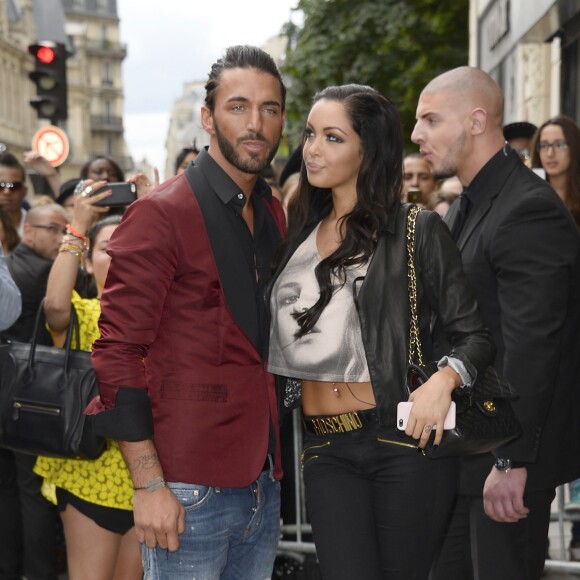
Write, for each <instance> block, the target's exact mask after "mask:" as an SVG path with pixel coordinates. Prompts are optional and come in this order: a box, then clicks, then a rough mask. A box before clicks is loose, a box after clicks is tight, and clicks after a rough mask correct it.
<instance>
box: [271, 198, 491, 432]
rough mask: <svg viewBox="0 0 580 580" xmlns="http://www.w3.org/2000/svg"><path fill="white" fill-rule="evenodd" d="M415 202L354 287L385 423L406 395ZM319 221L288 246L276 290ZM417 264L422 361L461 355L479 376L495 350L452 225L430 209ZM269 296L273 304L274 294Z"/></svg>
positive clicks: (420, 224)
mask: <svg viewBox="0 0 580 580" xmlns="http://www.w3.org/2000/svg"><path fill="white" fill-rule="evenodd" d="M409 207H410V205H409V204H404V205H401V204H398V205H397V206H396V207H394V208H393V209H392V210H391V212H390V216H389V219H388V222H387V226H386V228H385V230H384V231H383V232H381V234H380V235H379V239H378V243H377V247H376V249H375V252H374V254H373V257H372V260H371V263H370V264H369V267H368V270H367V275H366V277H365V279H364V280H363V281H362V283H361V284H357V289H356V290H357V291H355V295H356V302H357V310H358V313H359V318H360V323H361V329H362V337H363V342H364V348H365V352H366V357H367V362H368V367H369V373H370V377H371V383H372V385H373V391H374V395H375V400H376V403H377V410H378V413H379V418H380V422H381V423H382V424H383V425H394V424H395V418H396V408H397V403H398V402H400V401H404V400H406V399H407V395H406V394H405V390H404V384H405V378H406V373H407V364H408V349H409V323H410V314H409V292H408V277H407V247H406V231H407V224H406V220H407V213H408V211H409ZM322 217H323V216H320V219H322ZM318 221H320V220H319V219H316V221H314V223H312V222H310V225H309V226H308V227H307V228H306V229H305V230H304V231H303V232H302V235H301V236H300V237H299V238H298V239H297V240H296V241H295V243H293V244H292V246H291V247H290V248H289V249H288V251H287V252H286V254H285V256H284V258H283V260H282V261H281V263H280V265H279V266H278V268H277V271H276V273H275V275H274V279H273V280H272V281H271V284H270V289H271V287H272V286H271V285H272V284H273V282H274V281H275V279H276V278H277V276H278V275H279V273H280V272H281V271H282V269H283V268H284V266H285V265H286V263H287V262H288V260H289V259H290V257H291V256H292V254H293V253H294V251H295V250H296V248H298V246H299V245H300V244H301V243H302V242H303V241H304V240H305V239H306V238H307V237H308V235H309V234H310V232H311V231H312V229H313V228H314V227H315V226H316V224H317V223H318ZM415 269H416V272H417V302H418V317H419V332H420V335H421V343H422V347H423V355H424V359H425V360H426V361H434V360H439V359H440V358H441V357H442V356H444V355H448V356H452V357H455V358H457V359H459V360H461V361H462V362H463V364H464V365H465V367H466V369H467V370H468V372H469V373H470V374H471V376H472V377H474V378H475V377H476V376H477V374H478V373H479V372H482V371H483V370H484V369H485V367H487V366H488V365H489V364H490V363H491V362H492V360H493V355H494V348H493V345H492V343H491V340H490V337H489V334H488V332H487V330H486V329H485V328H484V326H483V323H482V321H481V318H480V316H479V312H478V308H477V303H476V302H475V298H474V296H473V293H472V292H471V290H470V288H469V286H468V282H467V279H466V278H465V275H464V273H463V268H462V264H461V256H460V254H459V251H458V249H457V247H456V245H455V243H454V242H453V240H452V239H451V236H450V234H449V230H448V229H447V226H446V225H445V224H444V223H443V222H442V221H441V219H440V217H439V216H438V215H437V214H436V213H433V212H430V211H422V212H420V213H419V215H418V217H417V227H416V239H415ZM267 299H268V304H269V303H270V302H269V300H270V297H269V295H268V297H267ZM435 319H437V320H438V325H437V326H438V328H441V331H442V332H443V334H444V338H445V341H446V342H447V343H448V344H450V345H451V351H447V352H439V351H438V348H437V347H436V346H435V345H434V341H433V337H432V332H431V329H432V328H433V324H434V321H435ZM437 342H438V343H439V342H441V343H443V342H444V341H437ZM277 382H278V386H279V388H280V389H282V392H281V393H280V394H281V398H282V401H281V403H282V406H283V408H284V407H285V408H286V410H288V408H289V407H291V406H294V403H295V402H296V400H297V399H296V396H293V393H292V391H293V390H294V391H297V382H296V381H293V380H288V379H287V378H285V377H278V379H277ZM295 394H296V393H294V395H295Z"/></svg>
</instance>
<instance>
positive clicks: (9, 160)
mask: <svg viewBox="0 0 580 580" xmlns="http://www.w3.org/2000/svg"><path fill="white" fill-rule="evenodd" d="M0 166H1V167H10V169H18V170H19V171H20V173H21V174H22V181H26V170H25V169H24V165H22V163H20V161H18V159H16V157H15V156H14V155H12V153H9V152H8V151H4V153H1V154H0Z"/></svg>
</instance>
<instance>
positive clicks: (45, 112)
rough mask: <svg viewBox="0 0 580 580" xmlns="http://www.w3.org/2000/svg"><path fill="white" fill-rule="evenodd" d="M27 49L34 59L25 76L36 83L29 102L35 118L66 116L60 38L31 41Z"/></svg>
mask: <svg viewBox="0 0 580 580" xmlns="http://www.w3.org/2000/svg"><path fill="white" fill-rule="evenodd" d="M28 52H30V54H31V55H32V56H33V57H34V61H35V70H34V72H31V73H30V74H29V75H28V76H29V77H30V79H31V80H32V82H33V83H34V84H35V85H36V97H35V98H34V99H32V100H31V101H30V104H31V105H32V107H34V108H35V109H36V112H37V114H38V118H39V119H50V121H51V122H52V123H53V124H54V122H55V121H57V120H64V119H66V118H67V116H68V111H67V90H66V58H67V52H66V47H65V46H64V44H62V43H60V42H52V41H50V40H42V41H38V42H37V43H36V44H31V45H30V46H29V47H28Z"/></svg>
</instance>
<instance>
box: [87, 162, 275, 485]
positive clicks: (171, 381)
mask: <svg viewBox="0 0 580 580" xmlns="http://www.w3.org/2000/svg"><path fill="white" fill-rule="evenodd" d="M207 159H210V158H209V155H205V157H204V160H205V164H206V165H205V166H206V167H207V163H215V162H213V160H211V159H210V160H209V161H207ZM200 165H201V167H203V166H204V163H201V164H200ZM213 171H214V175H215V167H214V169H213ZM187 173H189V174H190V175H189V177H187V174H184V175H182V176H177V177H175V178H173V179H171V180H169V181H168V182H166V183H164V184H162V185H161V186H160V187H159V188H157V189H156V191H154V192H153V193H152V194H150V195H149V196H147V197H145V198H143V199H141V200H139V201H137V202H135V203H134V204H132V206H131V207H130V208H129V209H128V210H127V212H126V214H125V217H124V219H123V222H122V223H121V225H120V226H119V227H118V228H117V230H116V231H115V233H114V235H113V236H112V239H111V240H110V242H109V245H108V248H107V251H108V253H109V254H110V255H111V256H112V263H111V267H110V270H109V274H108V278H107V283H106V288H105V291H104V293H103V297H102V315H101V319H100V321H99V326H100V330H101V338H100V339H99V340H98V341H97V342H96V343H95V345H94V347H93V357H92V361H93V364H94V367H95V370H96V373H97V378H98V381H99V388H100V394H101V401H100V407H101V409H100V410H101V411H103V410H104V412H101V413H100V414H99V415H98V416H97V417H96V419H95V423H96V424H98V423H99V419H103V421H100V423H101V427H100V431H101V432H103V428H102V425H106V424H109V425H111V426H110V427H109V428H108V433H107V434H108V435H109V436H112V437H113V438H116V439H126V440H142V439H144V438H146V437H143V436H139V435H137V436H136V437H132V436H131V435H130V434H128V435H125V434H124V432H123V429H124V426H125V425H127V426H129V425H130V424H133V425H134V424H135V420H136V421H137V423H139V422H140V421H141V418H144V422H145V423H146V417H144V415H146V414H147V412H148V408H149V406H150V409H151V412H152V417H153V427H154V435H153V438H154V441H155V446H156V449H157V452H158V454H159V458H160V461H161V465H162V467H163V471H164V475H165V478H166V479H167V480H168V481H174V482H185V483H197V484H201V485H208V486H223V487H243V486H246V485H249V484H250V483H251V482H252V481H254V480H255V479H256V478H257V477H258V475H259V473H260V472H261V470H262V468H263V465H264V460H265V458H266V454H267V451H268V443H269V436H270V433H271V431H274V432H275V434H276V435H275V436H276V452H275V476H276V478H278V479H279V478H280V477H281V476H282V470H281V464H280V447H279V437H278V414H277V404H276V395H275V387H274V380H273V377H272V375H270V374H269V373H268V372H267V371H266V367H265V361H264V360H263V359H262V356H261V353H260V352H258V349H257V348H256V346H255V345H254V344H253V343H252V341H250V340H249V338H248V336H247V335H246V333H244V331H243V321H242V322H240V318H243V316H245V315H246V314H247V313H241V312H232V309H231V308H230V305H229V304H228V300H227V295H228V291H229V292H230V293H231V292H235V291H236V289H239V288H249V287H250V286H248V285H251V284H253V281H252V280H251V279H249V278H248V277H249V276H250V273H249V272H248V271H247V268H244V267H242V264H243V263H244V257H243V255H242V253H241V250H240V248H239V244H236V243H235V236H233V233H232V232H228V231H227V230H225V229H222V230H220V231H218V229H219V228H220V223H222V225H223V222H220V219H219V215H220V212H221V213H222V214H223V212H224V208H223V206H224V204H223V201H222V199H220V197H219V196H218V195H217V194H216V192H215V188H212V186H215V185H216V184H215V180H214V181H213V182H212V180H211V179H210V180H209V181H208V179H207V175H206V174H205V173H204V172H203V170H202V169H200V168H199V167H197V165H196V166H195V167H193V166H190V168H189V169H188V171H187ZM192 173H193V174H195V177H196V180H197V181H195V180H194V181H192V179H191V176H192ZM224 179H226V180H229V178H228V177H227V176H226V174H225V173H223V175H221V176H220V183H221V184H223V183H224V181H223V180H224ZM192 182H195V183H198V184H200V186H199V188H198V187H197V186H196V192H195V194H194V192H193V190H192V187H191V185H190V184H191V183H192ZM230 186H234V187H235V185H234V184H233V182H231V180H230V185H228V187H230ZM238 191H239V190H238ZM200 202H201V203H200ZM258 202H260V203H265V204H267V206H268V209H269V210H270V211H268V212H266V214H267V219H268V220H270V221H271V223H270V224H269V226H270V227H273V228H274V229H275V230H276V236H277V237H278V239H279V235H280V234H279V231H278V225H279V223H282V222H283V221H284V218H283V212H282V209H281V206H280V204H279V202H278V201H277V200H275V199H272V198H271V196H262V197H260V198H259V200H258ZM208 222H209V228H210V229H211V228H213V230H214V231H213V235H220V236H229V235H231V236H233V237H232V240H231V243H230V242H229V240H227V247H228V256H227V259H228V260H233V261H234V262H233V263H234V270H235V268H236V267H237V266H236V264H240V267H239V271H234V273H233V276H231V279H230V280H226V281H224V280H223V279H222V278H221V277H220V271H219V267H218V264H217V263H216V257H215V255H214V251H213V249H212V244H211V235H209V233H210V232H209V233H208ZM273 250H274V248H272V251H273ZM224 285H229V290H228V291H226V290H227V289H226V288H224ZM237 308H238V310H239V307H237ZM128 389H138V390H140V391H141V393H140V394H142V395H144V394H145V393H146V394H147V396H148V401H147V397H145V404H143V400H144V399H143V397H141V403H139V404H137V399H136V398H131V397H125V400H124V402H123V403H121V404H119V399H121V396H120V394H121V393H122V392H125V393H126V392H128ZM130 394H135V393H134V392H131V393H130ZM118 395H119V397H118ZM94 408H95V406H94V405H93V412H94ZM89 412H90V411H89ZM107 415H109V421H106V420H105V419H106V416H107ZM111 417H113V421H111V420H110V418H111ZM136 418H137V419H136ZM139 430H140V427H139V425H138V426H137V429H136V431H137V433H138V432H139ZM105 431H107V429H106V428H105ZM130 431H131V427H127V429H126V432H127V433H129V432H130Z"/></svg>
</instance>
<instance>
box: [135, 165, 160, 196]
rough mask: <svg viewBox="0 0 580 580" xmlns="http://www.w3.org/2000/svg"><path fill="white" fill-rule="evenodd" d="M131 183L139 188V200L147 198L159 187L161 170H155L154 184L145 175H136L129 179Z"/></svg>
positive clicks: (155, 168)
mask: <svg viewBox="0 0 580 580" xmlns="http://www.w3.org/2000/svg"><path fill="white" fill-rule="evenodd" d="M127 181H128V182H129V183H134V184H135V185H136V186H137V198H138V199H141V198H142V197H145V196H146V195H147V194H148V193H149V192H150V191H151V190H152V189H153V188H154V187H157V186H158V185H159V170H158V169H157V167H154V168H153V183H151V181H150V180H149V178H148V177H147V176H146V175H145V174H144V173H136V174H135V175H131V177H129V179H127Z"/></svg>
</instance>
